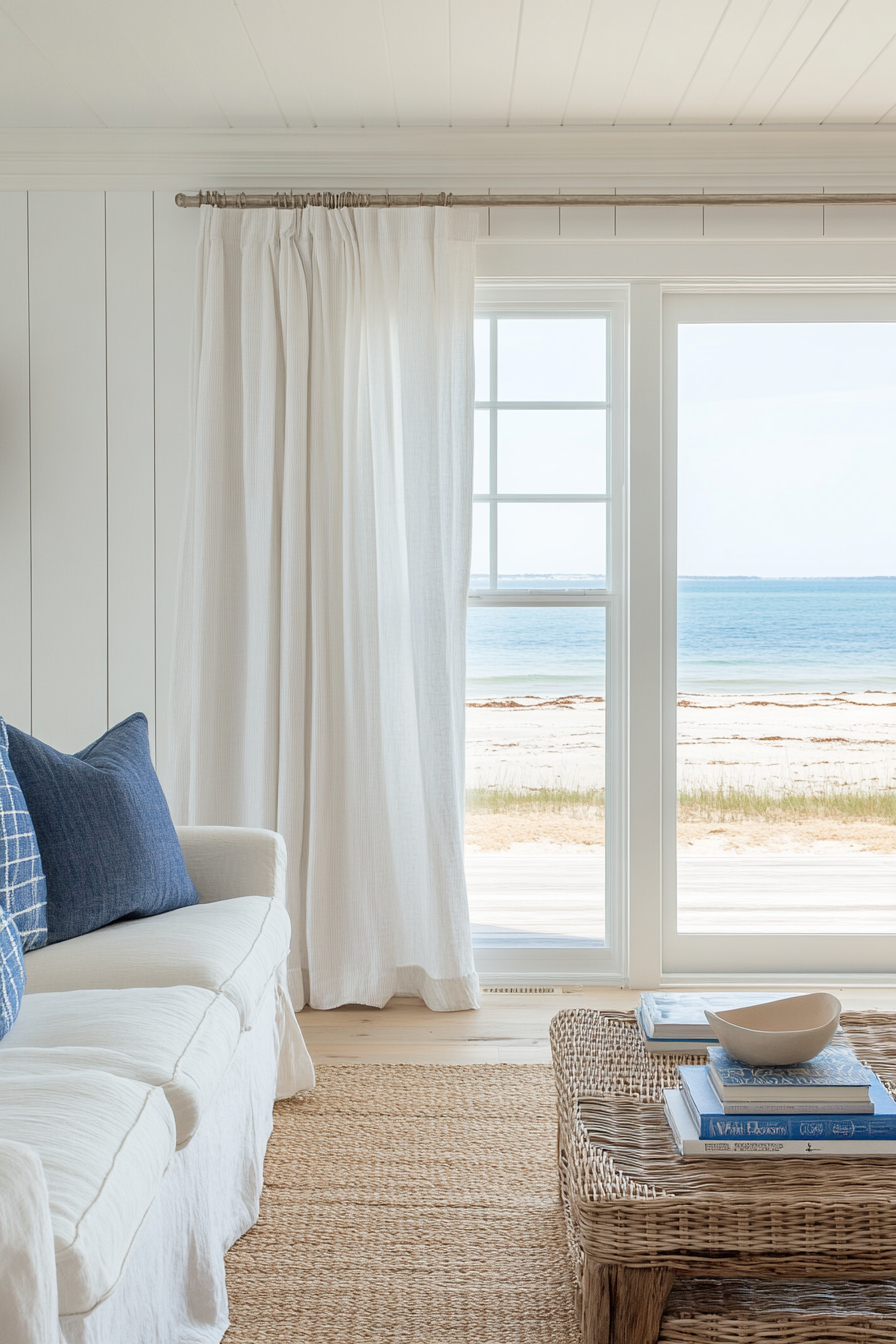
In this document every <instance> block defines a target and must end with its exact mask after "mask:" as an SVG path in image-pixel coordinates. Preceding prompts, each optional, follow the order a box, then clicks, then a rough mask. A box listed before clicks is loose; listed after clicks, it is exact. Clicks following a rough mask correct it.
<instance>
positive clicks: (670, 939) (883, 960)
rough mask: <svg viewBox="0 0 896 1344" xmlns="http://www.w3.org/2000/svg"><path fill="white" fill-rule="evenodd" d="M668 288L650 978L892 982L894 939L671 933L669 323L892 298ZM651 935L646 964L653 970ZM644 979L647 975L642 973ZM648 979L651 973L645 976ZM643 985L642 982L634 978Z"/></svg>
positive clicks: (864, 308)
mask: <svg viewBox="0 0 896 1344" xmlns="http://www.w3.org/2000/svg"><path fill="white" fill-rule="evenodd" d="M757 288H758V287H757V286H750V287H749V288H747V287H740V288H732V289H722V287H718V288H715V289H714V291H713V292H711V293H707V292H706V290H705V289H704V290H703V292H701V293H695V292H693V291H692V292H683V291H681V290H680V289H678V287H674V288H673V287H671V286H670V287H668V288H667V289H666V292H665V293H664V295H663V299H662V323H663V344H662V375H663V406H662V416H663V430H662V447H661V456H662V475H663V522H662V537H663V541H662V550H663V556H662V561H663V596H662V633H661V639H662V681H663V692H662V698H663V707H662V776H663V784H662V794H663V808H662V812H663V817H662V913H661V924H662V950H661V975H660V977H659V983H662V984H668V985H695V984H701V985H713V984H727V985H730V984H733V983H738V984H745V985H750V984H756V985H760V984H762V985H775V984H782V985H785V984H786V985H796V986H799V985H803V984H818V983H819V982H820V981H825V980H826V981H828V982H830V981H831V980H834V981H836V982H838V983H840V984H848V983H867V982H868V981H869V979H873V981H874V982H875V983H882V982H892V981H893V980H894V976H893V973H892V968H893V967H894V966H896V937H887V936H883V935H859V934H857V935H849V936H844V935H839V934H838V935H814V936H813V935H801V934H789V935H788V934H780V933H777V934H769V935H763V936H759V935H757V936H750V935H723V934H680V933H679V932H678V930H677V908H676V868H677V857H676V856H677V699H678V694H677V692H678V687H677V673H678V667H677V601H678V563H677V512H678V510H677V485H678V460H677V428H678V405H677V392H678V377H677V327H678V324H679V323H685V322H687V323H699V322H707V323H708V322H744V323H746V322H782V323H784V322H825V321H827V322H838V323H840V322H842V323H848V322H851V321H852V322H874V321H880V322H896V294H894V293H893V292H881V290H880V289H877V288H876V292H868V290H867V288H866V287H864V286H863V287H861V289H860V288H859V287H848V286H830V287H825V286H821V285H819V286H811V287H810V286H805V285H803V286H800V287H799V288H798V289H797V288H791V287H783V286H782V287H772V286H766V287H764V288H763V290H762V291H760V292H757ZM657 950H658V949H657V946H656V939H655V938H654V939H653V940H652V946H650V947H649V948H647V949H646V955H645V957H644V959H643V964H644V965H645V967H647V966H650V965H651V964H653V966H654V967H655V966H656V954H657ZM647 977H648V978H650V972H649V971H648V972H647ZM652 978H653V979H654V982H656V981H657V977H656V976H655V975H654V976H653V977H652ZM635 983H638V984H643V985H645V987H646V983H647V981H646V979H641V980H635Z"/></svg>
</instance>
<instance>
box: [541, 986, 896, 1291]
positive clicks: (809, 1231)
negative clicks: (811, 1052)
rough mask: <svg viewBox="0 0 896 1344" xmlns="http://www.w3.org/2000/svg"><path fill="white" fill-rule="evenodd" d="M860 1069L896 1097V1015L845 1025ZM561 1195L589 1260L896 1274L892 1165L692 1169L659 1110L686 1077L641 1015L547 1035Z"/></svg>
mask: <svg viewBox="0 0 896 1344" xmlns="http://www.w3.org/2000/svg"><path fill="white" fill-rule="evenodd" d="M842 1023H843V1027H844V1030H845V1031H846V1033H847V1035H848V1036H849V1038H850V1040H851V1042H852V1044H853V1045H854V1047H855V1049H856V1052H857V1054H858V1055H859V1058H860V1059H862V1060H863V1062H865V1063H867V1064H868V1065H869V1066H870V1067H871V1068H873V1069H874V1070H875V1072H877V1073H878V1075H879V1076H880V1077H881V1079H882V1080H883V1082H884V1083H885V1085H886V1086H887V1087H888V1088H889V1089H890V1090H891V1091H892V1092H893V1093H894V1095H896V1017H894V1016H893V1015H891V1014H886V1013H849V1014H844V1015H843V1018H842ZM551 1045H552V1054H553V1060H554V1068H555V1072H556V1077H557V1089H558V1117H559V1148H560V1167H561V1183H562V1186H563V1191H564V1200H565V1204H566V1207H567V1216H568V1218H569V1220H570V1233H571V1242H573V1243H574V1244H575V1246H577V1248H578V1253H579V1255H580V1257H584V1256H585V1255H591V1256H593V1257H595V1258H596V1259H598V1260H600V1261H601V1262H602V1263H606V1264H616V1265H620V1266H629V1267H635V1266H641V1267H653V1268H658V1267H663V1266H665V1267H670V1268H675V1269H676V1270H677V1271H678V1272H684V1273H690V1274H709V1275H713V1276H715V1275H719V1274H722V1275H728V1274H732V1275H733V1274H741V1275H743V1274H747V1275H755V1276H759V1277H766V1276H769V1275H771V1276H775V1275H779V1274H780V1275H790V1276H791V1277H796V1278H801V1277H804V1276H805V1277H807V1278H812V1277H830V1276H837V1277H849V1278H855V1279H862V1278H865V1279H877V1278H887V1277H892V1276H893V1275H894V1274H896V1160H893V1159H873V1158H872V1159H867V1160H866V1159H854V1158H853V1159H839V1160H838V1159H832V1158H827V1157H818V1158H811V1159H809V1158H803V1157H800V1158H781V1159H775V1160H769V1159H767V1158H755V1159H751V1158H738V1159H731V1158H716V1159H713V1158H703V1157H701V1158H683V1157H681V1156H679V1154H678V1153H677V1151H676V1149H675V1145H674V1142H673V1139H672V1134H671V1132H670V1130H669V1127H668V1125H667V1123H666V1120H665V1116H664V1114H663V1107H662V1090H663V1088H664V1087H674V1086H677V1084H678V1074H677V1069H678V1065H679V1064H682V1063H700V1062H703V1061H702V1058H701V1057H700V1056H694V1055H691V1056H688V1055H655V1054H649V1053H648V1052H647V1051H646V1050H645V1049H644V1047H643V1045H642V1043H641V1039H640V1035H639V1032H638V1028H637V1024H636V1022H635V1018H634V1015H633V1014H631V1013H618V1012H596V1011H594V1010H588V1009H576V1010H572V1011H567V1012H561V1013H559V1014H558V1015H557V1016H556V1017H555V1018H554V1021H553V1023H552V1026H551Z"/></svg>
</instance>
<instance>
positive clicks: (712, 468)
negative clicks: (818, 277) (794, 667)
mask: <svg viewBox="0 0 896 1344" xmlns="http://www.w3.org/2000/svg"><path fill="white" fill-rule="evenodd" d="M678 387H679V419H678V426H679V435H678V437H679V474H678V479H679V501H678V502H679V508H678V555H679V563H678V571H679V573H680V574H695V575H696V574H754V575H757V576H759V577H782V576H794V577H795V576H801V577H812V576H820V575H828V576H834V575H837V576H841V577H847V576H855V575H870V574H896V324H892V323H849V324H846V323H843V324H841V323H817V324H815V323H813V324H808V323H805V324H804V323H774V324H766V323H739V324H737V325H706V326H703V325H700V326H683V327H680V328H679V382H678Z"/></svg>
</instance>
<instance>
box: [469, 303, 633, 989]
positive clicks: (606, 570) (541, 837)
mask: <svg viewBox="0 0 896 1344" xmlns="http://www.w3.org/2000/svg"><path fill="white" fill-rule="evenodd" d="M614 334H615V333H614V322H613V313H612V310H611V309H606V310H604V311H600V310H598V309H595V310H592V311H586V312H572V313H570V312H563V311H560V312H558V311H556V310H554V311H544V310H542V311H539V310H538V309H535V310H532V309H529V310H528V311H518V310H516V311H515V310H513V309H510V310H509V311H508V309H507V308H503V309H497V310H495V309H493V310H492V311H490V312H487V313H482V314H481V315H480V316H478V317H477V320H476V347H475V348H476V407H475V413H474V414H475V467H474V499H473V558H472V573H471V579H470V599H469V612H468V637H467V881H468V890H469V896H470V911H471V920H472V924H473V937H474V945H475V946H476V948H477V965H478V966H479V968H480V970H482V971H486V972H488V971H496V970H505V971H507V973H508V974H511V975H512V974H514V973H516V974H520V975H524V976H526V977H527V978H531V976H532V973H533V972H538V973H539V974H541V975H542V976H548V977H549V976H550V974H551V971H552V970H553V969H555V968H556V969H563V970H566V971H573V973H575V970H574V968H578V970H579V971H580V972H585V971H588V972H590V973H592V974H593V973H595V972H599V971H600V970H601V968H608V967H610V966H615V965H618V964H619V957H620V954H621V948H620V946H619V941H620V940H619V936H618V926H619V920H618V917H617V913H616V911H617V908H618V905H619V901H620V898H621V892H620V891H619V886H620V884H619V877H618V869H617V867H615V866H614V862H613V860H614V859H615V857H616V856H615V855H613V854H612V852H610V855H609V857H610V862H609V863H608V835H610V834H611V833H612V829H613V818H614V807H618V805H619V802H620V801H621V800H619V799H613V797H612V794H613V787H612V783H613V767H614V764H615V761H614V753H616V752H617V750H618V743H617V742H616V740H615V737H614V735H613V733H612V732H611V733H610V738H609V741H608V732H607V727H608V695H612V694H613V693H614V692H615V691H616V689H617V687H616V685H615V681H616V679H617V678H616V676H615V670H611V671H608V656H609V658H610V661H611V662H612V659H613V655H614V653H615V654H617V656H618V654H619V652H620V651H621V650H617V649H616V648H615V647H614V641H615V640H616V638H617V631H616V629H615V626H616V623H617V622H616V617H617V612H616V610H615V608H616V606H617V602H618V598H619V589H618V582H619V576H620V571H621V565H620V563H619V560H618V558H617V556H616V555H614V540H615V542H616V546H617V548H618V545H619V541H620V537H619V535H618V530H617V533H615V534H614V523H613V510H614V509H615V508H616V507H617V505H618V494H619V493H620V481H619V479H618V469H619V467H620V466H621V463H620V462H619V459H620V458H621V453H620V452H619V451H618V439H617V440H615V441H614V430H615V431H616V432H617V433H618V425H617V424H616V423H615V422H614V416H615V415H616V414H617V407H616V405H615V397H614V388H613V378H614V373H615V374H616V376H617V379H618V377H619V372H620V371H619V370H617V369H615V368H614V358H613V355H614V351H613V338H614ZM614 468H615V469H616V470H617V478H616V479H614ZM614 584H615V586H614ZM608 819H609V822H610V825H609V827H608ZM612 848H613V846H612V842H611V843H610V851H612ZM608 895H609V900H608Z"/></svg>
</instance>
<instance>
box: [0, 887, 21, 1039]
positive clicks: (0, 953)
mask: <svg viewBox="0 0 896 1344" xmlns="http://www.w3.org/2000/svg"><path fill="white" fill-rule="evenodd" d="M24 993H25V962H24V960H23V959H22V938H21V935H20V934H19V930H18V926H17V925H16V922H15V920H14V919H13V918H12V916H11V915H10V914H9V913H8V912H7V911H6V910H0V1040H2V1038H3V1037H4V1036H5V1035H6V1033H7V1032H8V1031H9V1029H10V1027H11V1026H12V1024H13V1022H15V1020H16V1018H17V1017H18V1015H19V1009H20V1008H21V1006H22V995H23V994H24Z"/></svg>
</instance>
